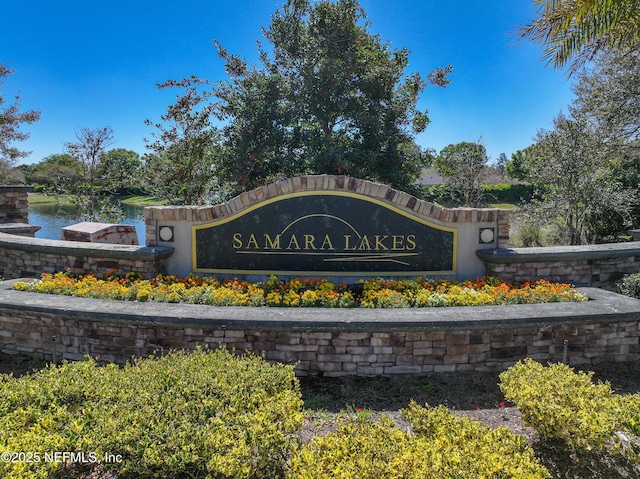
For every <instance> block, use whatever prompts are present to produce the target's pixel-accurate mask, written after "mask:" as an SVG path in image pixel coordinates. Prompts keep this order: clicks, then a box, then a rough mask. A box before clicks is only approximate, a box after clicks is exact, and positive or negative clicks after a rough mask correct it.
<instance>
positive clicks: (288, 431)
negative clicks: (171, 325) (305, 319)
mask: <svg viewBox="0 0 640 479" xmlns="http://www.w3.org/2000/svg"><path fill="white" fill-rule="evenodd" d="M301 409H302V399H301V394H300V391H299V385H298V382H297V379H296V378H295V376H294V374H293V368H292V367H290V366H282V365H273V366H272V365H269V364H267V363H266V362H265V361H264V360H263V359H262V358H260V357H256V356H251V355H245V356H241V357H236V356H233V355H232V354H231V353H229V352H227V351H226V350H222V349H220V350H216V351H209V350H206V349H197V350H196V351H194V352H193V353H186V352H173V353H170V354H168V355H167V356H164V357H161V358H152V359H142V360H137V361H135V362H134V363H133V364H131V365H128V366H126V367H124V368H118V367H117V366H115V365H108V366H104V367H98V366H96V364H95V362H94V361H93V360H91V359H87V360H86V361H83V362H78V363H69V364H64V365H63V366H60V367H53V366H52V367H50V368H48V369H45V370H42V371H39V372H37V373H34V374H32V375H29V376H26V377H23V378H20V379H15V378H13V377H10V376H3V377H2V382H1V383H0V430H2V431H3V434H2V436H0V454H2V453H6V452H12V451H30V452H33V453H34V454H37V456H38V458H39V459H40V460H39V461H37V462H26V461H18V462H11V461H1V462H0V475H2V477H12V478H15V479H27V478H29V479H30V478H45V477H49V475H50V474H51V473H53V472H54V471H56V470H60V469H63V468H67V467H71V468H75V469H86V470H90V469H91V468H94V467H97V464H94V463H91V461H88V462H89V463H87V464H79V463H74V464H71V465H65V463H64V462H52V461H47V460H45V459H46V457H47V456H46V455H47V454H51V453H52V452H55V451H68V452H75V453H81V452H84V453H85V458H86V457H89V458H90V459H91V458H92V457H93V456H87V455H88V454H90V453H94V454H95V455H96V457H97V459H98V460H97V462H102V466H101V467H104V468H105V469H106V470H109V471H112V472H114V473H116V474H119V475H122V476H123V477H127V478H166V477H172V478H183V477H184V478H186V477H209V478H219V477H220V478H274V477H282V475H283V470H284V467H285V461H286V460H287V458H288V457H289V456H290V455H291V452H292V450H294V449H295V447H296V445H297V436H296V435H295V433H296V431H297V430H298V429H299V427H300V426H301V424H302V421H303V414H302V412H301ZM105 454H110V455H114V456H121V461H120V462H117V461H113V462H103V461H101V458H103V457H104V456H105Z"/></svg>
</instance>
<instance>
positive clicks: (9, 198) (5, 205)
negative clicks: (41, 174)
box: [0, 185, 33, 223]
mask: <svg viewBox="0 0 640 479" xmlns="http://www.w3.org/2000/svg"><path fill="white" fill-rule="evenodd" d="M31 191H33V186H13V185H0V223H29V199H28V193H29V192H31Z"/></svg>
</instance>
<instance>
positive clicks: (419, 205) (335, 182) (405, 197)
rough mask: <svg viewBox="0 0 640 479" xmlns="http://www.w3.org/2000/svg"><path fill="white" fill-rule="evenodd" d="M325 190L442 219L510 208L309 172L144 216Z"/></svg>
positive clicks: (208, 210)
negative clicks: (446, 203) (453, 204)
mask: <svg viewBox="0 0 640 479" xmlns="http://www.w3.org/2000/svg"><path fill="white" fill-rule="evenodd" d="M323 191H327V192H350V193H356V194H360V195H363V196H368V197H370V198H374V199H377V200H379V201H382V202H384V203H387V204H389V205H393V206H396V207H400V208H403V209H405V210H407V211H410V212H413V213H415V214H418V215H423V216H426V217H429V218H431V219H433V220H436V221H441V222H451V223H458V222H473V223H493V222H496V221H501V220H502V221H505V222H507V221H508V216H509V214H510V211H511V210H506V209H499V208H444V207H441V206H438V205H435V204H433V203H430V202H428V201H424V200H420V199H418V198H416V197H415V196H412V195H410V194H408V193H405V192H403V191H400V190H396V189H394V188H392V187H391V186H388V185H384V184H381V183H376V182H373V181H369V180H363V179H360V178H354V177H347V176H334V175H307V176H296V177H293V178H286V179H282V180H277V181H275V182H273V183H271V184H269V185H265V186H260V187H258V188H255V189H254V190H251V191H247V192H244V193H240V194H239V195H238V196H236V197H234V198H232V199H230V200H229V201H226V202H224V203H220V204H217V205H212V206H147V207H145V208H144V217H145V219H146V220H156V221H162V220H165V221H212V220H216V219H222V218H225V217H228V216H231V215H233V214H235V213H237V212H240V211H243V210H244V209H246V208H249V207H251V206H253V205H256V204H259V203H261V202H263V201H265V200H269V199H271V198H277V197H279V196H283V195H287V194H291V193H299V192H320V193H321V192H323Z"/></svg>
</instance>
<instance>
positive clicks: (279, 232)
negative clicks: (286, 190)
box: [193, 191, 457, 277]
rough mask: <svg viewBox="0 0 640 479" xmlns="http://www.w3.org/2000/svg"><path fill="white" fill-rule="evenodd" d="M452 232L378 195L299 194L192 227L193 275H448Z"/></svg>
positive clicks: (453, 239) (453, 247) (453, 243)
mask: <svg viewBox="0 0 640 479" xmlns="http://www.w3.org/2000/svg"><path fill="white" fill-rule="evenodd" d="M456 242H457V231H456V229H455V228H448V227H444V226H440V225H437V224H435V223H432V222H429V221H427V220H425V219H423V218H422V217H420V216H418V215H415V214H413V213H410V212H408V211H405V210H402V209H400V208H397V207H395V206H393V205H391V204H388V203H386V202H384V201H382V200H379V199H374V198H370V197H367V196H364V195H360V194H356V193H351V192H338V191H336V192H327V191H322V192H314V191H305V192H298V193H291V194H287V195H282V196H279V197H276V198H271V199H269V200H266V201H263V202H261V203H258V204H255V205H253V206H251V207H249V208H246V209H245V210H242V211H240V212H238V213H236V214H234V215H231V216H229V217H226V218H223V219H220V220H218V221H214V222H212V223H208V224H203V225H197V226H194V227H193V269H194V271H196V272H200V273H219V274H227V275H229V274H231V275H232V274H237V275H247V274H280V275H315V276H321V275H324V276H365V277H366V276H413V277H415V276H421V275H426V274H435V273H437V274H454V273H455V271H456Z"/></svg>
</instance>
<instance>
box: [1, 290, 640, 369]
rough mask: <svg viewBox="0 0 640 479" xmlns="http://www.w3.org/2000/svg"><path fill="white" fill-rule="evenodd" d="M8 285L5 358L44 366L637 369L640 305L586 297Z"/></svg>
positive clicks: (602, 295) (594, 293)
mask: <svg viewBox="0 0 640 479" xmlns="http://www.w3.org/2000/svg"><path fill="white" fill-rule="evenodd" d="M11 284H12V282H8V281H5V282H2V283H0V324H2V329H1V330H0V350H2V352H4V353H8V354H27V355H32V356H38V357H44V358H45V359H47V360H51V359H52V357H53V350H54V347H55V349H56V358H57V359H58V360H60V359H63V358H64V359H70V360H76V359H81V358H82V357H83V356H84V355H91V356H93V357H96V356H99V357H100V359H101V360H103V361H109V362H119V363H124V362H126V361H128V360H129V359H130V358H131V357H132V356H147V355H149V354H151V353H153V352H154V351H156V350H164V349H168V348H195V347H196V345H208V346H209V347H212V348H216V347H219V346H224V347H227V348H235V349H236V350H238V351H244V350H249V351H254V352H256V353H259V354H262V353H264V355H265V357H266V358H267V359H268V360H272V361H279V362H283V363H287V364H295V365H296V369H295V370H296V372H297V374H298V375H324V376H340V375H381V374H385V375H386V374H389V375H391V374H422V373H430V372H443V371H466V370H502V369H505V368H507V367H509V366H510V365H512V364H513V363H514V362H516V361H517V360H519V359H522V358H525V357H531V358H534V359H537V360H540V361H560V360H561V359H562V357H563V348H564V342H565V341H567V344H568V350H567V352H568V356H567V357H568V361H569V362H570V364H573V365H577V364H593V363H597V362H600V361H605V360H613V361H634V360H638V359H640V344H639V339H640V301H638V300H635V299H631V298H627V297H624V296H620V295H617V294H615V293H611V292H608V291H603V290H598V289H590V288H586V289H585V292H587V293H588V294H589V296H590V297H591V298H592V300H591V301H588V302H584V303H554V304H539V305H514V306H484V307H473V308H462V307H460V308H434V309H402V310H364V309H352V310H340V311H339V312H337V311H336V310H332V309H320V308H317V309H316V308H296V309H294V308H286V309H281V308H249V307H211V306H197V305H178V304H157V303H132V302H121V301H101V300H94V299H84V298H71V297H62V296H52V295H46V294H37V293H25V292H20V291H14V290H12V289H11ZM336 313H339V314H336ZM54 337H55V338H56V341H55V346H54V341H53V338H54Z"/></svg>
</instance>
